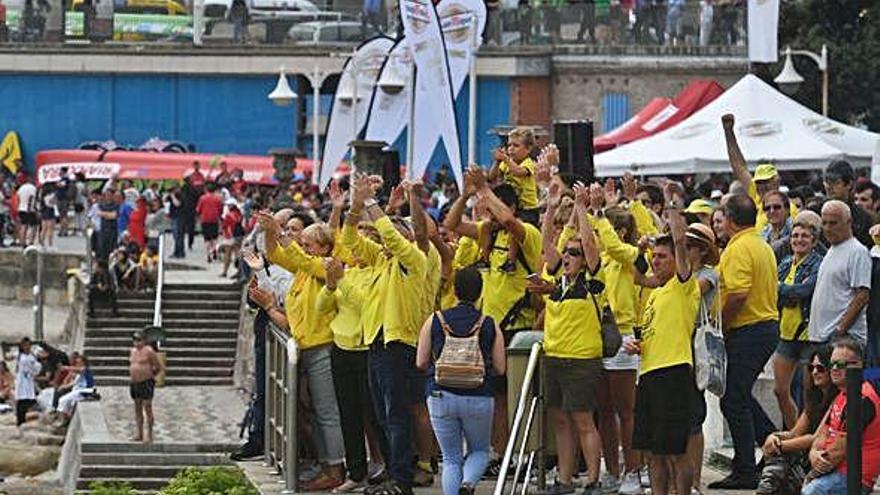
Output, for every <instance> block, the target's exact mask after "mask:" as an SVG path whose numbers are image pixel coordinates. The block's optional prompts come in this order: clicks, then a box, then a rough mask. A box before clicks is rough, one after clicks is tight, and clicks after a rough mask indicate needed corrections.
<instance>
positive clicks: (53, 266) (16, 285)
mask: <svg viewBox="0 0 880 495" xmlns="http://www.w3.org/2000/svg"><path fill="white" fill-rule="evenodd" d="M83 258H84V257H83V256H82V255H75V254H61V253H45V254H44V255H43V287H44V292H43V294H44V302H45V303H46V304H48V305H59V306H61V305H67V304H68V295H67V270H68V269H69V268H79V266H80V263H82V260H83ZM36 274H37V264H36V254H29V255H28V256H25V255H24V252H23V251H22V250H21V249H2V250H0V300H5V301H16V302H23V303H29V302H33V300H34V295H33V286H34V282H35V280H36Z"/></svg>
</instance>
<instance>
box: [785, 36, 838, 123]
mask: <svg viewBox="0 0 880 495" xmlns="http://www.w3.org/2000/svg"><path fill="white" fill-rule="evenodd" d="M792 55H803V56H804V57H807V58H809V59H810V60H812V61H813V62H816V65H817V66H818V67H819V71H820V72H821V73H822V115H824V116H826V117H827V116H828V85H829V80H828V72H829V71H828V48H827V47H826V46H825V45H822V51H821V52H819V53H814V52H811V51H808V50H792V49H791V47H786V48H785V63H784V64H783V66H782V72H780V73H779V75H778V76H776V78H775V79H773V82H775V83H776V84H777V85H778V86H779V89H780V90H782V92H783V93H786V94H788V95H793V94H795V93H797V90H798V88H800V85H801V83H803V82H804V78H803V77H802V76H801V75H800V74H798V72H797V70H795V68H794V64H793V63H792V62H791V56H792Z"/></svg>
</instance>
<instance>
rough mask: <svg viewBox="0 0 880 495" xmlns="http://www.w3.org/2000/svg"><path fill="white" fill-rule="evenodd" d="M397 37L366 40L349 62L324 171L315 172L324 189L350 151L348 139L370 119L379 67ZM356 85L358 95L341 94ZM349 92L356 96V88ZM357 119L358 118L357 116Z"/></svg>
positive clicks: (329, 128)
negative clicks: (371, 102)
mask: <svg viewBox="0 0 880 495" xmlns="http://www.w3.org/2000/svg"><path fill="white" fill-rule="evenodd" d="M392 46H394V40H392V39H391V38H387V37H385V36H380V37H376V38H373V39H371V40H368V41H365V42H364V43H363V44H361V46H359V47H358V48H357V50H356V51H355V52H354V54H353V55H352V56H351V57H350V58H349V59H348V60H347V61H346V62H345V66H344V68H343V72H342V76H341V77H340V79H339V86H338V87H337V89H336V94H335V95H334V97H333V104H332V106H331V108H330V122H329V123H328V124H327V137H326V139H325V141H324V152H323V153H322V154H321V157H322V159H321V164H320V174H315V179H317V184H318V185H319V186H320V187H321V188H322V189H323V188H324V187H326V186H327V184H328V183H329V182H330V179H331V178H332V177H333V173H334V172H336V169H337V168H338V167H339V164H340V163H341V162H342V160H343V159H344V158H345V155H346V153H347V152H348V143H349V142H351V141H353V140H355V139H357V137H358V136H359V135H360V132H361V131H362V130H363V128H364V125H365V124H366V122H367V113H368V112H369V109H370V101H371V100H372V98H371V95H372V94H373V88H374V86H375V85H376V81H377V80H378V78H379V71H380V70H381V68H382V65H383V64H384V63H385V59H386V57H387V56H388V52H389V51H391V47H392ZM355 85H356V87H357V98H346V99H342V98H340V96H341V94H340V93H341V92H342V91H345V92H349V91H350V90H352V89H353V87H354V86H355ZM348 96H354V91H351V94H349V95H348ZM315 104H317V102H315ZM355 119H356V120H355Z"/></svg>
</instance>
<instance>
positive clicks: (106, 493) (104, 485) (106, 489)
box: [89, 481, 137, 495]
mask: <svg viewBox="0 0 880 495" xmlns="http://www.w3.org/2000/svg"><path fill="white" fill-rule="evenodd" d="M89 490H91V491H92V495H134V494H135V493H137V492H135V490H134V488H132V486H131V485H130V484H128V483H126V482H124V481H93V482H91V483H89Z"/></svg>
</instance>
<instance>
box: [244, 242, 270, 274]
mask: <svg viewBox="0 0 880 495" xmlns="http://www.w3.org/2000/svg"><path fill="white" fill-rule="evenodd" d="M241 257H242V259H244V262H245V263H247V265H248V266H249V267H251V270H253V271H260V270H262V269H263V268H265V266H266V263H265V261H263V257H262V256H260V255H259V254H257V253H256V252H255V251H254V248H252V247H250V246H248V247H246V248H242V250H241Z"/></svg>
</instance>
